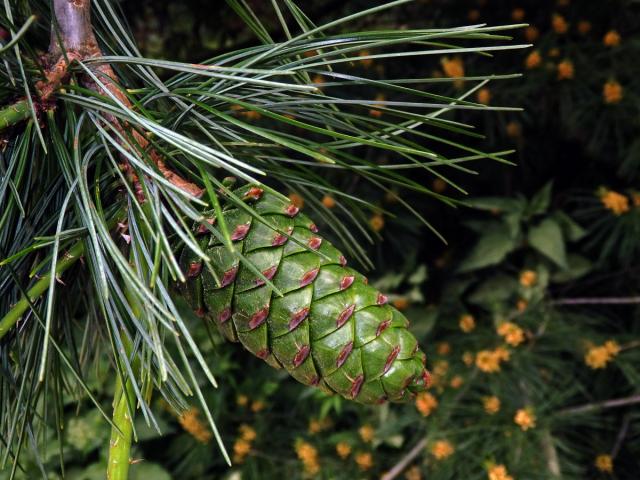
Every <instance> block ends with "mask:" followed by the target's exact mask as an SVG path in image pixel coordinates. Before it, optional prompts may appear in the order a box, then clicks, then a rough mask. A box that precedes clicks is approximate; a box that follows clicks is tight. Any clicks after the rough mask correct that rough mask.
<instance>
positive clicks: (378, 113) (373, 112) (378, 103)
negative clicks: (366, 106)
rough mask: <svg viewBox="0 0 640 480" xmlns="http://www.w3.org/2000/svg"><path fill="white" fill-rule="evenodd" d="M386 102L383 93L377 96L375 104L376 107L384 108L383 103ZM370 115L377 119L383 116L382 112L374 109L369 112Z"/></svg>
mask: <svg viewBox="0 0 640 480" xmlns="http://www.w3.org/2000/svg"><path fill="white" fill-rule="evenodd" d="M385 100H386V97H385V96H384V94H383V93H379V94H377V95H376V103H375V104H374V106H378V107H382V106H384V105H383V104H382V103H381V102H384V101H385ZM369 115H370V116H372V117H375V118H380V117H381V116H382V111H381V110H378V109H377V108H372V109H371V110H369Z"/></svg>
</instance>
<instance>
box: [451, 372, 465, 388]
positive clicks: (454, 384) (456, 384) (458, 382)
mask: <svg viewBox="0 0 640 480" xmlns="http://www.w3.org/2000/svg"><path fill="white" fill-rule="evenodd" d="M463 383H464V379H463V378H462V377H461V376H460V375H456V376H455V377H453V378H452V379H451V382H450V383H449V385H451V388H460V387H461V386H462V384H463Z"/></svg>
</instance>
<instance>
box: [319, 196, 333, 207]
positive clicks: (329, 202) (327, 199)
mask: <svg viewBox="0 0 640 480" xmlns="http://www.w3.org/2000/svg"><path fill="white" fill-rule="evenodd" d="M322 205H324V206H325V207H326V208H333V207H335V206H336V200H335V198H333V197H332V196H331V195H325V196H324V197H322Z"/></svg>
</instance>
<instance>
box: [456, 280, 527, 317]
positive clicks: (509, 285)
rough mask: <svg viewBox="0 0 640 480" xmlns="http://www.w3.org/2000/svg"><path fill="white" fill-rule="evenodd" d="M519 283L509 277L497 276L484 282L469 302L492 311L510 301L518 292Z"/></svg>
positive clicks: (473, 293) (470, 296)
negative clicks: (492, 308) (493, 308)
mask: <svg viewBox="0 0 640 480" xmlns="http://www.w3.org/2000/svg"><path fill="white" fill-rule="evenodd" d="M517 288H518V283H517V281H516V280H515V279H514V278H513V277H511V276H509V275H503V274H500V275H495V276H493V277H490V278H489V279H487V280H485V281H484V282H482V283H481V284H480V285H479V286H478V287H477V288H476V289H475V290H474V291H473V292H472V293H471V295H469V297H468V298H467V300H468V301H469V302H471V303H474V304H476V305H481V306H484V307H487V308H489V309H491V307H495V306H496V305H499V304H501V303H504V302H506V301H508V300H509V299H510V298H511V296H512V295H513V293H514V292H515V291H516V290H517Z"/></svg>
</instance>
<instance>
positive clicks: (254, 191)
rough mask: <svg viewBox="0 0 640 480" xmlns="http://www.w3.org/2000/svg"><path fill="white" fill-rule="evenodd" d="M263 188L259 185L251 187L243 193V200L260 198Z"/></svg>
mask: <svg viewBox="0 0 640 480" xmlns="http://www.w3.org/2000/svg"><path fill="white" fill-rule="evenodd" d="M263 193H264V190H263V189H262V188H260V187H251V188H250V189H249V190H248V191H247V193H245V194H244V197H242V198H243V200H260V198H261V197H262V194H263Z"/></svg>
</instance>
